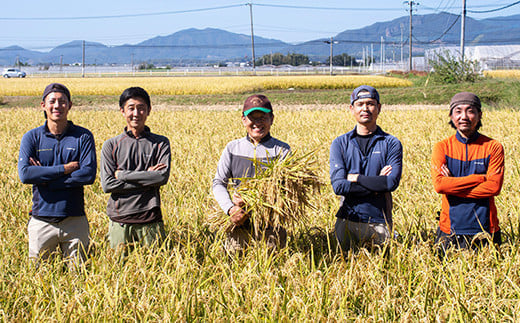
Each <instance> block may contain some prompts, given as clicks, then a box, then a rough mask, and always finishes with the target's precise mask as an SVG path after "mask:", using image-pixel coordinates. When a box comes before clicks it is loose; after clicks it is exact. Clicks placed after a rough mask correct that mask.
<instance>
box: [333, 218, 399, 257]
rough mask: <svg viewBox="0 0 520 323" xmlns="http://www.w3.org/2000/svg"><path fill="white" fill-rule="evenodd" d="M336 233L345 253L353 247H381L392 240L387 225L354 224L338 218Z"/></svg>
mask: <svg viewBox="0 0 520 323" xmlns="http://www.w3.org/2000/svg"><path fill="white" fill-rule="evenodd" d="M335 231H336V239H337V240H338V243H339V244H340V246H341V249H342V250H343V251H345V252H347V251H348V250H349V249H350V248H352V247H358V246H362V245H365V244H369V245H377V246H381V245H383V243H385V241H387V240H388V239H390V238H391V233H390V230H389V228H388V226H387V225H386V224H385V223H362V222H352V221H349V220H346V219H341V218H338V219H337V220H336V225H335Z"/></svg>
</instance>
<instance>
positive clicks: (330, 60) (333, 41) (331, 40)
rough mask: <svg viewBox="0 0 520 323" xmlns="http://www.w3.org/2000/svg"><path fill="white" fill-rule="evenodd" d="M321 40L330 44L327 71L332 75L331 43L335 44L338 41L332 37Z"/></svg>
mask: <svg viewBox="0 0 520 323" xmlns="http://www.w3.org/2000/svg"><path fill="white" fill-rule="evenodd" d="M323 42H324V43H325V44H330V56H329V66H330V67H329V69H330V71H329V73H330V75H332V74H333V73H332V53H333V51H332V44H337V43H338V42H337V41H335V40H334V38H333V37H330V40H324V41H323Z"/></svg>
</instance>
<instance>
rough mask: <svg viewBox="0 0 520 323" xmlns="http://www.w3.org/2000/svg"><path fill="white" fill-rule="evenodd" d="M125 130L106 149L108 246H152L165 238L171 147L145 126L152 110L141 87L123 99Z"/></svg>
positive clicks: (128, 91)
mask: <svg viewBox="0 0 520 323" xmlns="http://www.w3.org/2000/svg"><path fill="white" fill-rule="evenodd" d="M119 108H120V111H121V113H122V115H123V117H124V118H125V120H126V123H127V126H126V127H125V131H124V132H123V133H122V134H120V135H118V136H116V137H114V138H111V139H109V140H107V141H105V143H104V144H103V148H102V150H101V185H102V187H103V191H105V193H110V198H109V200H108V205H107V214H108V216H109V218H110V224H109V230H108V235H109V241H110V247H111V248H113V249H116V248H118V247H120V246H125V245H127V244H133V243H140V244H142V245H151V244H153V243H160V241H161V240H162V239H163V238H164V237H165V235H166V234H165V230H164V224H163V219H162V212H161V198H160V195H159V188H160V187H161V186H162V185H164V184H166V183H167V182H168V177H169V175H170V160H171V154H170V142H169V140H168V138H166V137H164V136H160V135H157V134H154V133H152V132H150V128H148V127H147V126H146V125H145V122H146V118H147V117H148V116H149V115H150V111H151V110H152V105H151V102H150V96H149V95H148V93H147V92H146V91H145V90H144V89H142V88H140V87H131V88H128V89H126V90H125V91H124V92H123V93H122V94H121V97H120V98H119Z"/></svg>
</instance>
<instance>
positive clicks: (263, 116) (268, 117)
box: [242, 111, 274, 143]
mask: <svg viewBox="0 0 520 323" xmlns="http://www.w3.org/2000/svg"><path fill="white" fill-rule="evenodd" d="M273 120H274V115H273V114H272V113H265V112H262V111H253V112H251V113H249V114H248V115H247V116H242V123H243V124H244V127H246V131H247V134H248V135H249V138H251V139H252V140H253V141H254V142H255V143H259V142H260V141H261V140H262V139H263V138H264V137H265V136H267V134H268V133H269V131H270V130H271V125H272V124H273Z"/></svg>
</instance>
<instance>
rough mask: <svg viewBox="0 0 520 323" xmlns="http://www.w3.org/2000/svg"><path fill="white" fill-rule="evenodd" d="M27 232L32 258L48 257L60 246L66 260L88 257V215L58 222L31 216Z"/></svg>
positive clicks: (71, 217) (78, 259) (81, 259)
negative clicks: (49, 221) (48, 221)
mask: <svg viewBox="0 0 520 323" xmlns="http://www.w3.org/2000/svg"><path fill="white" fill-rule="evenodd" d="M27 233H28V236H29V258H30V259H39V258H40V259H48V258H49V257H50V256H51V255H52V254H53V252H54V251H57V250H58V248H59V250H60V251H61V254H62V256H63V258H64V259H65V260H72V261H73V262H82V261H85V260H86V258H87V250H88V246H89V242H90V240H89V225H88V220H87V217H86V216H69V217H67V218H65V219H63V220H62V221H61V222H58V223H47V222H45V221H41V220H38V219H35V218H33V217H31V218H30V219H29V223H28V224H27Z"/></svg>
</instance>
